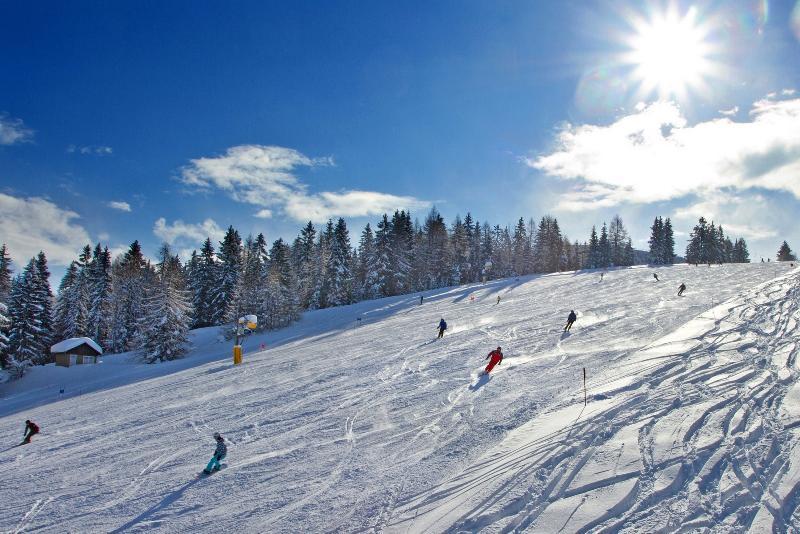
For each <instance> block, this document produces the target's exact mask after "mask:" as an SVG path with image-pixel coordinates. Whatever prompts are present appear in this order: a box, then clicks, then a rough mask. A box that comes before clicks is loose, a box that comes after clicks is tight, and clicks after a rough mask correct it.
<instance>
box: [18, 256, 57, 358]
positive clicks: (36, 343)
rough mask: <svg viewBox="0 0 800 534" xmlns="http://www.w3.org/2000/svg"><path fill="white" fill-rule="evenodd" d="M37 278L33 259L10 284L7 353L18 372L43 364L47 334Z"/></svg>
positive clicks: (37, 270) (36, 269) (47, 347)
mask: <svg viewBox="0 0 800 534" xmlns="http://www.w3.org/2000/svg"><path fill="white" fill-rule="evenodd" d="M40 277H41V273H40V270H39V267H38V265H37V263H36V259H35V258H33V259H31V260H30V261H29V262H28V264H27V265H26V266H25V269H24V270H23V271H22V273H20V274H18V275H17V276H16V277H15V278H14V280H13V282H12V284H11V296H10V303H9V318H10V319H11V327H10V329H9V336H8V340H9V343H8V345H9V347H8V352H9V354H10V356H11V359H13V361H14V362H15V363H16V364H18V365H19V366H20V368H19V373H21V372H23V371H24V368H25V367H27V366H31V365H37V364H43V363H46V361H45V359H44V357H43V355H44V354H45V353H46V352H45V351H47V350H49V348H50V346H49V345H48V342H49V333H48V332H45V330H44V328H45V327H44V320H43V311H44V310H43V308H42V304H41V300H42V299H41V294H40V291H41V281H40Z"/></svg>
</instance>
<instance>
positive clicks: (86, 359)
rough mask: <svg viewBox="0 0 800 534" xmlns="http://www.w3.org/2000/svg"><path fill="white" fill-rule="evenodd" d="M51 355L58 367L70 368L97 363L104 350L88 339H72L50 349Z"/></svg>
mask: <svg viewBox="0 0 800 534" xmlns="http://www.w3.org/2000/svg"><path fill="white" fill-rule="evenodd" d="M50 353H51V354H52V355H53V358H54V359H55V362H56V365H60V366H62V367H69V366H70V365H84V364H91V363H97V361H98V358H99V357H100V356H101V355H102V354H103V349H102V348H100V345H98V344H97V343H95V342H94V341H92V340H91V339H89V338H88V337H72V338H70V339H65V340H64V341H61V342H60V343H56V344H55V345H53V346H52V347H50Z"/></svg>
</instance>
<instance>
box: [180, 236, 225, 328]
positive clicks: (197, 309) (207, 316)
mask: <svg viewBox="0 0 800 534" xmlns="http://www.w3.org/2000/svg"><path fill="white" fill-rule="evenodd" d="M190 265H191V268H190V273H191V275H190V279H189V288H190V291H191V293H192V328H203V327H206V326H212V325H214V324H216V322H215V321H217V319H218V318H219V312H218V309H219V308H220V307H221V306H224V302H222V301H220V300H218V299H221V298H222V294H221V292H219V291H218V290H217V281H218V280H219V274H218V270H219V266H218V264H217V260H216V255H215V253H214V245H213V244H212V243H211V239H210V238H206V240H205V242H203V246H202V248H201V249H200V254H198V255H197V256H196V259H195V261H194V262H193V263H191V264H190Z"/></svg>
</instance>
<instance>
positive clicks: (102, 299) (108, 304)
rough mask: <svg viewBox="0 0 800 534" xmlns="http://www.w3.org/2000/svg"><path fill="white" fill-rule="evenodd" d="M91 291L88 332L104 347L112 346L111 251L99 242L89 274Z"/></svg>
mask: <svg viewBox="0 0 800 534" xmlns="http://www.w3.org/2000/svg"><path fill="white" fill-rule="evenodd" d="M87 282H88V291H89V316H88V325H87V327H88V334H89V336H91V338H92V339H94V340H95V341H96V342H97V343H99V344H100V346H102V347H103V348H104V349H108V348H110V338H111V313H112V309H113V308H112V307H113V304H112V295H111V291H112V285H111V253H110V252H109V251H108V247H102V248H101V246H100V243H98V244H97V245H96V246H95V248H94V258H93V260H92V264H91V266H90V267H89V270H88V276H87Z"/></svg>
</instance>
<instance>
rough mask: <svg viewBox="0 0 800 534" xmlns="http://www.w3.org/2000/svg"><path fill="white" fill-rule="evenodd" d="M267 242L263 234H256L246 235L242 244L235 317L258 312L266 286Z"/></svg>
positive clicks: (257, 313)
mask: <svg viewBox="0 0 800 534" xmlns="http://www.w3.org/2000/svg"><path fill="white" fill-rule="evenodd" d="M267 258H268V256H267V243H266V240H265V239H264V235H263V234H258V237H256V238H255V239H254V238H253V236H248V237H247V239H246V240H245V245H244V258H243V265H242V274H241V276H240V277H239V286H238V288H237V291H236V292H237V296H238V298H237V302H238V303H239V304H238V308H239V309H238V310H237V312H236V317H235V319H238V318H239V317H241V316H242V315H246V314H255V315H259V314H260V311H261V310H260V308H261V303H262V301H263V295H262V294H261V293H262V291H263V290H264V288H265V286H266V273H267V266H266V265H265V262H266V260H267Z"/></svg>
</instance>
